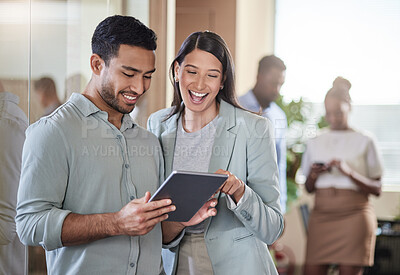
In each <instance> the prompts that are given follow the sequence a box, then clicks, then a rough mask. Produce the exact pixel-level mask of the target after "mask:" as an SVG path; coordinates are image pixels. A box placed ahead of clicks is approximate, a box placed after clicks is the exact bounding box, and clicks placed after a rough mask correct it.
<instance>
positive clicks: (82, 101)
mask: <svg viewBox="0 0 400 275" xmlns="http://www.w3.org/2000/svg"><path fill="white" fill-rule="evenodd" d="M69 101H70V102H72V104H74V105H75V106H76V107H77V108H78V109H79V110H80V111H81V112H82V114H83V115H84V116H85V117H88V116H90V115H93V114H95V113H100V114H101V115H104V117H105V119H106V120H108V113H107V112H105V111H102V110H100V109H99V108H98V107H97V106H96V105H94V103H93V102H92V101H90V100H89V99H88V98H86V97H85V96H84V95H82V94H79V93H73V94H72V95H71V97H70V98H69ZM134 126H135V123H134V122H133V119H132V118H131V116H130V115H129V114H124V115H123V117H122V123H121V129H120V131H121V132H123V131H125V130H126V129H129V128H133V127H134Z"/></svg>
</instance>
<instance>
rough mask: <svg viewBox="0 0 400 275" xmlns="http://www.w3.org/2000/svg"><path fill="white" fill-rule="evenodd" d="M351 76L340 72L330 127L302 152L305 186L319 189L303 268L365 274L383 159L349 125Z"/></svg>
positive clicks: (329, 103) (329, 106)
mask: <svg viewBox="0 0 400 275" xmlns="http://www.w3.org/2000/svg"><path fill="white" fill-rule="evenodd" d="M350 87H351V84H350V82H349V81H348V80H346V79H344V78H341V77H338V78H336V79H335V81H334V82H333V87H332V88H331V89H330V90H329V91H328V93H327V94H326V97H325V110H326V120H327V122H328V123H329V125H330V129H329V130H328V131H327V132H324V133H322V134H321V135H319V136H318V137H316V138H314V139H311V140H310V141H309V142H308V144H307V150H306V152H305V153H304V155H303V160H302V167H303V173H304V175H308V177H307V180H306V189H307V191H308V192H310V193H312V192H315V205H314V209H313V211H312V213H311V215H310V220H309V231H308V240H307V254H306V265H305V272H304V273H305V274H311V275H312V274H326V272H327V269H328V266H329V264H332V263H335V264H338V265H339V273H340V274H341V275H342V274H351V275H354V274H362V272H363V266H371V265H373V260H374V248H375V230H376V226H377V225H376V217H375V214H374V212H373V209H372V207H371V206H370V204H369V203H368V195H369V194H373V195H376V196H379V194H380V192H381V182H380V178H381V176H382V165H381V161H380V157H379V154H378V151H377V148H376V144H375V142H374V139H373V138H372V137H370V136H369V135H367V134H365V133H362V132H360V131H358V130H355V129H352V128H350V127H349V125H348V115H349V112H350V110H351V100H350V94H349V89H350Z"/></svg>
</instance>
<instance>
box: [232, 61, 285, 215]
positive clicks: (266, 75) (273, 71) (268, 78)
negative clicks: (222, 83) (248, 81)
mask: <svg viewBox="0 0 400 275" xmlns="http://www.w3.org/2000/svg"><path fill="white" fill-rule="evenodd" d="M285 72H286V65H285V64H284V63H283V61H282V60H281V59H280V58H278V57H276V56H275V55H268V56H264V57H263V58H261V60H260V61H259V63H258V73H257V80H256V84H255V85H254V88H253V89H251V90H250V91H248V92H247V93H246V94H245V95H243V96H241V97H239V103H240V105H242V106H243V107H244V108H246V109H247V110H250V111H252V112H260V113H261V115H262V116H263V117H266V118H268V119H269V120H270V121H271V122H272V125H273V126H274V128H275V130H274V134H275V144H276V153H277V160H278V168H279V187H280V194H281V195H280V204H281V209H282V213H283V214H285V212H286V201H287V186H286V137H285V135H286V128H287V118H286V115H285V112H284V111H283V110H282V109H281V108H280V107H279V106H278V105H277V104H276V103H275V100H277V99H278V97H279V95H280V90H281V87H282V85H283V84H284V83H285Z"/></svg>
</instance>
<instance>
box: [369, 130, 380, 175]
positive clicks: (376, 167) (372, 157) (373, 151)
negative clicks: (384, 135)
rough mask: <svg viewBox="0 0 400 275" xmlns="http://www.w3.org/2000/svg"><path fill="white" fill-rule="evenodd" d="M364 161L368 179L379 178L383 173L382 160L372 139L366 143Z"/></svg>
mask: <svg viewBox="0 0 400 275" xmlns="http://www.w3.org/2000/svg"><path fill="white" fill-rule="evenodd" d="M366 161H367V167H368V177H369V178H371V179H378V178H381V177H382V173H383V167H382V160H381V156H380V154H379V151H378V148H377V145H376V140H375V138H373V137H371V138H370V140H369V142H368V147H367V155H366Z"/></svg>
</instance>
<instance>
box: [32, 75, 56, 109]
mask: <svg viewBox="0 0 400 275" xmlns="http://www.w3.org/2000/svg"><path fill="white" fill-rule="evenodd" d="M34 87H35V93H36V95H37V96H38V99H39V102H40V105H41V106H42V108H43V116H47V115H49V114H51V113H52V112H53V111H54V110H55V109H57V108H58V107H59V106H60V105H61V102H60V100H59V99H58V96H57V89H56V84H55V82H54V80H53V79H52V78H50V77H42V78H40V79H39V80H37V81H35V86H34Z"/></svg>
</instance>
